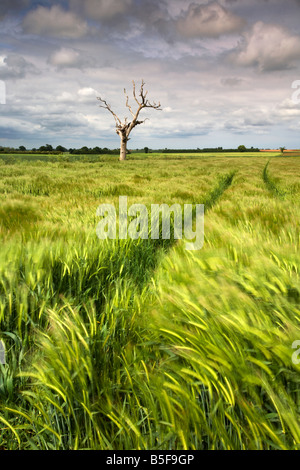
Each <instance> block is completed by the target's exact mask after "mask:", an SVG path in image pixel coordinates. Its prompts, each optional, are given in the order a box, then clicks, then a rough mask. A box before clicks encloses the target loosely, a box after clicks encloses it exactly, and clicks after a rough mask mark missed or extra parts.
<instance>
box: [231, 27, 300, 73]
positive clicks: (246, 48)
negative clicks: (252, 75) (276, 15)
mask: <svg viewBox="0 0 300 470" xmlns="http://www.w3.org/2000/svg"><path fill="white" fill-rule="evenodd" d="M231 59H232V60H233V62H235V63H236V64H238V65H242V66H257V67H258V69H259V70H260V71H262V72H263V71H273V70H283V69H286V68H289V67H291V66H293V65H294V63H295V61H296V60H297V59H298V60H299V59H300V36H297V35H293V34H290V33H289V32H288V31H286V30H285V29H284V28H283V27H281V26H278V25H272V24H264V23H263V22H262V21H258V22H257V23H255V24H254V25H253V27H252V28H251V30H250V31H248V32H246V33H245V34H244V38H243V41H242V42H241V43H240V45H239V46H238V48H237V50H236V51H235V52H234V53H233V54H232V55H231Z"/></svg>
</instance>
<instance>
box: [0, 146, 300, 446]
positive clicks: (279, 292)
mask: <svg viewBox="0 0 300 470" xmlns="http://www.w3.org/2000/svg"><path fill="white" fill-rule="evenodd" d="M101 157H102V156H101ZM230 157H234V158H230ZM245 157H246V158H245ZM152 159H153V160H152ZM166 160H168V162H167V165H166ZM152 161H155V165H151V162H152ZM298 162H299V159H297V157H293V156H291V157H289V158H286V157H284V156H282V157H280V156H275V155H274V156H272V155H271V159H270V154H269V153H268V154H267V155H264V154H262V155H261V154H260V155H257V154H256V155H250V154H246V155H243V156H237V155H235V154H234V155H228V156H227V155H223V154H219V155H213V156H209V155H207V154H205V155H200V156H199V155H198V156H195V155H194V156H193V155H190V156H189V155H184V156H179V155H161V156H160V155H148V156H146V157H145V159H144V157H143V156H142V155H140V156H139V155H132V156H131V157H130V160H128V162H126V164H125V165H120V164H119V163H118V162H117V161H116V159H115V158H114V157H105V156H104V157H102V161H101V162H92V163H83V162H80V161H78V162H56V161H55V162H51V161H42V162H39V163H38V164H37V163H36V162H35V161H26V162H23V161H17V162H14V163H12V164H6V165H2V166H1V167H0V198H1V209H0V239H1V253H0V339H2V340H3V341H4V343H5V346H6V364H5V365H0V448H1V449H10V450H12V449H25V450H30V449H64V450H69V449H74V450H75V449H99V450H107V449H111V450H130V449H136V450H138V449H152V450H155V449H157V450H158V449H159V450H161V449H165V450H176V449H178V450H182V449H226V450H228V449H259V450H261V449H299V447H300V431H299V429H300V428H299V409H300V394H299V385H300V383H299V382H300V379H299V377H300V375H299V367H300V366H299V365H298V364H295V363H293V361H292V355H293V353H294V352H295V350H294V349H293V348H292V344H293V342H294V341H295V340H299V339H300V309H299V300H300V282H299V266H300V257H299V244H300V232H299V226H300V225H299V219H300V212H299V204H298V202H299V188H300V185H299V177H298V174H300V173H299V172H298V171H297V168H298V166H299V163H298ZM32 174H34V175H35V176H34V177H33V176H32ZM119 195H127V196H128V204H132V203H143V204H146V205H147V206H148V207H150V205H151V204H153V203H166V204H173V203H180V204H187V203H193V204H196V203H199V204H200V203H204V204H205V207H206V212H205V242H204V246H203V248H202V249H201V250H200V251H194V252H189V251H186V250H185V249H184V243H183V242H181V241H176V242H175V241H174V240H151V239H150V240H135V241H133V240H130V239H128V240H110V241H100V240H98V238H97V237H96V226H97V222H98V220H97V217H96V215H95V214H96V210H97V207H98V205H99V204H100V203H103V202H104V203H108V202H109V203H112V204H115V206H116V207H118V197H119Z"/></svg>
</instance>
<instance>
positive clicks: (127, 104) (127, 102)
mask: <svg viewBox="0 0 300 470" xmlns="http://www.w3.org/2000/svg"><path fill="white" fill-rule="evenodd" d="M124 93H125V96H126V106H127V108H128V109H129V111H130V113H131V115H132V116H133V117H134V112H133V111H132V107H131V106H130V104H129V96H128V95H127V93H126V90H125V88H124Z"/></svg>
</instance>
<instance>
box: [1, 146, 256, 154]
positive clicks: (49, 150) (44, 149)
mask: <svg viewBox="0 0 300 470" xmlns="http://www.w3.org/2000/svg"><path fill="white" fill-rule="evenodd" d="M259 151H260V149H259V148H254V147H251V148H247V147H246V146H245V145H239V147H238V148H236V149H224V148H223V147H211V148H202V149H200V148H197V149H168V148H164V149H157V150H152V149H149V147H144V148H142V149H136V150H131V151H130V150H128V153H137V152H139V153H152V152H155V153H214V152H259ZM0 153H6V154H7V153H8V154H9V153H14V154H22V153H26V154H50V155H59V154H62V153H68V154H71V155H118V154H119V153H120V149H119V148H118V149H108V148H107V147H104V148H100V147H94V148H89V147H86V146H84V147H81V148H80V149H76V148H69V149H67V148H66V147H63V146H62V145H58V146H57V147H55V148H54V147H52V145H50V144H46V145H42V146H41V147H39V148H33V149H26V147H25V146H24V145H20V147H18V148H17V149H16V148H13V147H0Z"/></svg>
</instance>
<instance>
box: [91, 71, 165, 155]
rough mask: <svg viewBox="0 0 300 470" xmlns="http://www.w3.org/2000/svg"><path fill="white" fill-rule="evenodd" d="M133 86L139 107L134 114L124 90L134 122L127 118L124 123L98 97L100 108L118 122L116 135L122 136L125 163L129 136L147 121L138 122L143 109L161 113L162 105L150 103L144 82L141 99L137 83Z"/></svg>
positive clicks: (121, 149)
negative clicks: (137, 93) (155, 110)
mask: <svg viewBox="0 0 300 470" xmlns="http://www.w3.org/2000/svg"><path fill="white" fill-rule="evenodd" d="M132 84H133V97H134V99H135V101H136V103H137V105H138V108H137V110H136V111H135V112H134V111H133V109H132V107H131V105H130V104H129V96H128V95H127V93H126V90H125V89H124V93H125V96H126V106H127V108H128V109H129V111H130V114H131V116H132V118H133V119H132V121H128V118H127V117H126V118H125V120H124V122H122V121H121V120H120V118H119V117H118V116H117V115H116V113H114V112H113V110H112V109H111V106H110V105H109V104H108V103H107V102H106V101H105V100H103V99H102V98H100V97H97V99H98V100H99V101H101V103H102V104H101V105H100V108H104V109H107V110H108V111H109V112H110V113H111V114H112V115H113V117H114V119H115V122H116V133H117V134H118V135H119V136H120V139H121V146H120V161H123V160H125V159H126V153H127V142H128V140H130V139H129V134H130V133H131V131H132V129H134V127H135V126H137V125H138V124H143V123H144V122H145V121H146V119H147V118H146V119H144V120H143V121H138V117H139V114H140V112H141V110H142V109H143V108H153V109H157V110H158V111H161V110H162V108H161V104H160V103H158V104H156V103H150V101H149V100H148V99H147V94H148V91H145V90H144V86H145V82H144V80H142V84H141V88H140V92H139V98H138V97H137V96H136V87H135V82H134V81H132Z"/></svg>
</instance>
